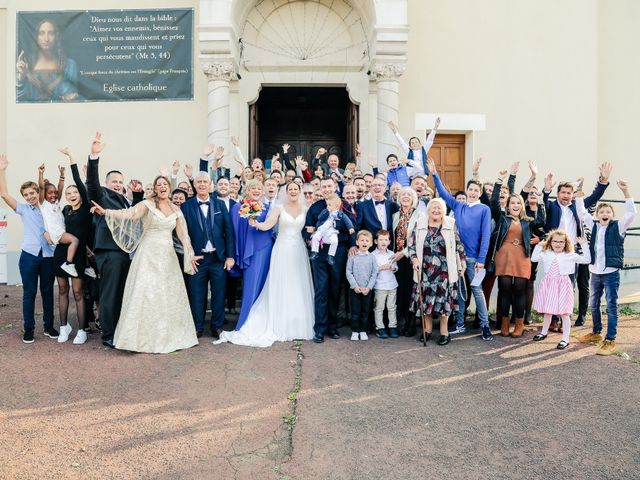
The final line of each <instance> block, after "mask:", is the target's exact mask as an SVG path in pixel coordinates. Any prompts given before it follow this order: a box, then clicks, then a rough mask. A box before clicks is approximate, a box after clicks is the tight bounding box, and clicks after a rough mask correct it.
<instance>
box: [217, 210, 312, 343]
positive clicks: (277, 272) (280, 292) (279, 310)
mask: <svg viewBox="0 0 640 480" xmlns="http://www.w3.org/2000/svg"><path fill="white" fill-rule="evenodd" d="M274 208H277V207H274ZM305 216H306V211H304V210H303V211H301V212H300V214H299V215H298V216H297V217H295V218H294V217H293V216H292V215H290V214H289V213H288V212H287V211H286V210H285V209H284V208H281V211H280V216H279V218H278V237H277V239H276V242H275V244H274V246H273V250H272V252H271V262H270V266H269V274H268V275H267V280H266V282H265V284H264V287H263V288H262V291H261V292H260V295H259V296H258V298H257V299H256V301H255V302H254V304H253V306H252V307H251V311H250V312H249V316H248V317H247V320H246V321H245V323H244V324H243V325H242V327H241V328H240V330H237V331H232V332H222V334H221V335H220V340H218V341H216V342H214V343H216V344H218V343H224V342H230V343H235V344H236V345H245V346H249V347H268V346H270V345H272V344H273V342H276V341H278V342H286V341H290V340H310V339H311V338H313V322H314V313H313V280H312V277H311V267H310V266H309V255H308V253H307V247H306V245H305V243H304V240H303V239H302V228H303V227H304V222H305Z"/></svg>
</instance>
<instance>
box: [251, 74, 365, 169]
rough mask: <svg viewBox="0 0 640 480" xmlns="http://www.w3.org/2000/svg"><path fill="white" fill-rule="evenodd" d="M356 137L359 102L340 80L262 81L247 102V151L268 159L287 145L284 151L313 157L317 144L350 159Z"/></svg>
mask: <svg viewBox="0 0 640 480" xmlns="http://www.w3.org/2000/svg"><path fill="white" fill-rule="evenodd" d="M358 141H359V108H358V105H356V104H354V103H353V102H351V100H350V99H349V94H348V92H347V90H346V87H344V86H304V87H303V86H263V87H262V90H261V92H260V96H259V97H258V100H257V101H256V102H254V103H253V104H250V105H249V155H250V158H255V157H260V158H262V159H264V160H265V163H266V164H267V166H268V164H269V163H270V161H271V157H272V155H274V154H275V153H277V152H279V153H282V145H283V144H284V143H288V144H289V145H290V146H291V147H290V149H289V155H290V157H291V158H294V157H295V156H296V155H302V156H303V157H304V158H305V160H308V161H311V160H312V159H313V158H315V155H316V152H317V151H318V149H319V148H320V147H324V148H325V149H327V151H328V152H329V154H332V153H335V154H336V155H338V157H339V158H340V164H341V166H342V167H344V165H345V164H346V163H347V162H350V161H354V157H355V148H356V144H357V143H358Z"/></svg>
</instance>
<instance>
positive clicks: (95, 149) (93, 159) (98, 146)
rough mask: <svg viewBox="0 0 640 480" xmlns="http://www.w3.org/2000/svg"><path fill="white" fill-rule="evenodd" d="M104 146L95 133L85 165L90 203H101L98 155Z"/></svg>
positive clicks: (99, 136) (99, 135) (100, 137)
mask: <svg viewBox="0 0 640 480" xmlns="http://www.w3.org/2000/svg"><path fill="white" fill-rule="evenodd" d="M104 147H106V145H105V144H104V143H102V134H101V133H100V132H96V136H95V137H94V139H93V141H92V142H91V153H90V154H89V164H88V165H87V192H88V193H89V200H91V201H92V202H97V203H102V195H103V193H102V188H101V187H100V173H99V171H98V165H99V162H100V153H102V150H104Z"/></svg>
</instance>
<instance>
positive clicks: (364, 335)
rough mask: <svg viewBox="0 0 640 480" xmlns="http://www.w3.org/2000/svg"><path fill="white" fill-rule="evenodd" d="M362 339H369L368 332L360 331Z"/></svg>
mask: <svg viewBox="0 0 640 480" xmlns="http://www.w3.org/2000/svg"><path fill="white" fill-rule="evenodd" d="M360 340H369V336H368V335H367V332H360Z"/></svg>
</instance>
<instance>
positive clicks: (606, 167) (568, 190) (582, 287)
mask: <svg viewBox="0 0 640 480" xmlns="http://www.w3.org/2000/svg"><path fill="white" fill-rule="evenodd" d="M610 175H611V163H610V162H604V163H603V164H602V165H601V166H600V176H599V178H598V183H597V184H596V187H595V188H594V189H593V192H591V195H589V196H588V197H585V198H584V206H585V208H586V209H589V208H591V207H593V206H595V204H596V203H597V202H598V200H600V199H601V198H602V196H603V195H604V192H605V190H606V189H607V187H608V186H609V176H610ZM554 185H555V184H554V182H553V174H551V173H550V174H549V175H547V176H546V177H545V179H544V191H543V198H544V202H545V207H546V210H547V221H546V224H545V228H544V231H545V233H549V232H550V231H551V230H555V229H557V228H560V229H562V230H565V231H566V232H567V234H568V235H569V238H571V241H572V242H573V244H574V245H577V243H576V239H577V237H581V236H583V233H584V231H583V227H582V222H581V221H580V218H579V217H578V212H577V211H576V205H575V201H574V200H573V194H574V193H575V187H574V185H573V184H572V183H570V182H562V183H560V184H559V185H558V189H557V199H556V200H555V201H551V200H550V199H549V195H550V194H551V190H552V189H553V186H554ZM575 282H576V283H577V284H578V318H577V319H576V326H582V325H584V319H585V316H586V315H587V309H588V307H589V265H578V267H577V269H576V275H575ZM554 324H555V322H554Z"/></svg>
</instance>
